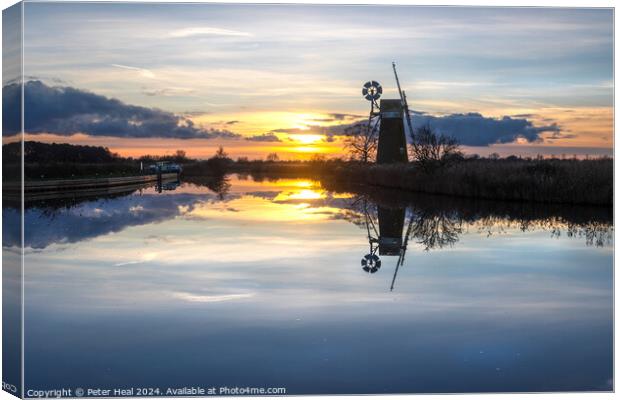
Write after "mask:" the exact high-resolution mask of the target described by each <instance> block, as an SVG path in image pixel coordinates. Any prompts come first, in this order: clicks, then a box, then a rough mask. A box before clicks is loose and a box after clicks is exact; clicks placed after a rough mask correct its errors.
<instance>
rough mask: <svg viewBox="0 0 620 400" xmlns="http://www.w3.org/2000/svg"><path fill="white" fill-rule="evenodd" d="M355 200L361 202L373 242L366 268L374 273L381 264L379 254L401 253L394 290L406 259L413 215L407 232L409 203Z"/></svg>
mask: <svg viewBox="0 0 620 400" xmlns="http://www.w3.org/2000/svg"><path fill="white" fill-rule="evenodd" d="M354 203H358V204H360V205H361V211H362V212H363V215H364V225H365V227H366V233H367V236H368V244H369V246H370V251H369V253H368V254H366V255H365V256H364V257H362V261H361V264H362V269H363V270H364V271H366V272H368V273H371V274H374V273H375V272H377V271H378V270H379V268H381V258H380V257H379V256H398V260H397V261H396V269H395V270H394V277H393V278H392V285H391V286H390V290H393V289H394V283H395V282H396V276H397V274H398V269H399V268H400V266H401V265H402V264H403V262H404V260H405V253H406V251H407V244H408V241H409V235H410V233H411V227H412V219H409V223H408V225H407V231H406V232H405V233H404V235H403V228H404V225H405V219H406V218H405V217H406V211H407V210H406V208H405V207H396V208H391V207H383V206H378V205H375V204H373V203H370V202H369V201H368V200H367V199H366V198H365V197H363V198H360V199H357V200H356V201H355V202H354ZM377 253H379V255H377Z"/></svg>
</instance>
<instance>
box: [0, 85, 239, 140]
mask: <svg viewBox="0 0 620 400" xmlns="http://www.w3.org/2000/svg"><path fill="white" fill-rule="evenodd" d="M20 90H21V87H20V85H19V84H16V83H14V84H9V85H6V86H4V88H3V90H2V101H3V106H2V108H3V113H4V114H5V115H10V116H13V117H12V118H10V117H9V118H5V119H4V121H3V123H4V127H5V129H4V135H5V136H6V135H11V134H15V133H17V132H19V126H20V121H19V119H18V118H17V117H19V115H18V113H14V112H13V113H11V112H9V113H6V111H9V110H14V109H15V108H16V107H17V108H18V109H19V100H20ZM24 110H25V111H24V120H25V130H26V132H28V133H35V134H36V133H54V134H57V135H66V136H69V135H73V134H76V133H85V134H87V135H92V136H116V137H127V138H148V137H159V138H179V139H194V138H207V139H208V138H214V137H226V138H237V137H239V135H237V134H235V133H232V132H229V131H226V130H213V129H203V128H200V127H197V126H195V125H194V124H193V122H192V121H191V120H189V119H187V118H184V117H182V116H179V115H176V114H173V113H171V112H168V111H163V110H159V109H156V108H148V107H140V106H133V105H129V104H125V103H123V102H121V101H119V100H116V99H110V98H107V97H104V96H101V95H98V94H94V93H90V92H87V91H83V90H79V89H75V88H72V87H51V86H47V85H46V84H44V83H43V82H41V81H28V82H26V83H25V85H24Z"/></svg>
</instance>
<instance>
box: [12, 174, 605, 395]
mask: <svg viewBox="0 0 620 400" xmlns="http://www.w3.org/2000/svg"><path fill="white" fill-rule="evenodd" d="M170 188H173V187H172V186H171V187H170ZM160 189H161V191H160ZM173 189H174V190H165V189H164V188H163V187H162V188H158V187H143V188H138V189H135V190H133V191H131V192H130V193H124V194H120V193H116V194H106V195H100V196H94V197H92V196H91V197H78V196H73V197H66V198H64V199H29V200H28V201H27V203H26V208H27V210H26V216H25V224H26V232H25V242H26V246H27V248H26V250H25V270H26V278H27V279H26V283H25V285H26V291H27V296H26V329H25V332H26V335H27V342H28V343H29V345H28V346H27V347H26V363H27V365H31V366H34V365H36V366H37V368H30V369H28V372H27V374H28V376H27V377H26V381H27V382H30V384H31V385H36V387H37V388H41V389H44V388H52V387H58V386H59V385H63V386H66V387H77V386H80V385H84V386H88V385H93V387H99V386H97V385H101V382H102V380H101V379H102V377H104V378H105V379H104V382H105V385H109V386H110V387H131V386H135V385H137V384H140V385H145V386H146V387H149V386H153V385H159V386H161V385H164V386H175V385H176V386H179V387H182V386H186V385H187V386H191V385H201V384H204V383H205V382H204V379H205V376H208V377H209V380H210V382H212V383H214V384H217V385H230V386H235V385H244V386H245V385H249V386H262V385H265V384H268V385H269V386H276V387H277V386H287V388H288V389H289V393H292V394H293V393H297V394H302V393H380V392H391V393H397V392H400V393H403V392H437V391H440V392H451V391H506V390H509V391H524V390H525V391H535V390H585V389H588V390H602V389H605V390H608V389H609V388H610V387H611V385H612V382H611V380H610V378H611V376H612V362H611V354H612V353H611V351H610V349H611V348H612V344H613V343H612V340H611V339H612V335H611V332H612V318H611V317H612V315H613V314H612V304H613V303H612V301H611V299H612V295H613V291H612V280H611V276H612V248H611V244H612V240H613V239H612V230H613V226H612V224H611V210H607V209H600V208H583V207H569V208H566V207H560V206H541V205H528V204H518V203H517V204H514V203H493V202H481V201H473V200H463V199H460V200H459V199H450V198H443V197H431V196H419V195H412V194H406V193H400V192H393V191H385V190H377V189H364V188H359V187H350V186H346V185H343V184H341V183H333V182H318V181H316V180H313V179H308V178H306V179H293V178H286V179H275V178H271V179H267V178H265V177H263V178H262V179H253V178H252V177H251V176H248V177H246V178H245V179H243V177H237V176H229V177H226V178H225V179H223V178H219V179H216V178H201V179H195V180H191V181H187V180H186V181H184V182H182V183H181V184H180V185H178V186H176V185H175V186H174V188H173ZM4 212H5V218H7V219H10V218H12V219H13V220H15V221H18V213H17V211H16V210H15V209H12V208H10V207H6V208H5V209H4ZM18 244H19V237H17V236H15V235H11V234H10V232H8V233H5V235H4V239H3V245H4V246H5V247H8V248H13V249H14V248H15V247H16V246H18ZM366 255H370V258H369V259H366ZM375 257H376V258H375ZM360 258H364V259H366V260H367V261H366V264H365V265H364V263H363V262H362V265H361V266H360ZM364 267H366V268H365V269H364ZM390 287H392V289H393V290H392V291H390V290H389V288H390ZM369 321H373V323H371V324H369ZM360 332H361V333H363V334H360ZM402 332H407V335H403V334H402ZM368 337H381V338H382V340H376V341H373V343H372V345H371V346H369V345H368V340H367V338H368ZM558 337H562V340H558ZM574 365H579V366H580V367H579V369H573V367H572V366H574ZM541 370H542V371H545V373H544V374H541V372H540V371H541ZM371 373H372V374H373V379H372V380H367V379H364V380H361V379H360V378H359V377H360V376H368V375H369V374H371Z"/></svg>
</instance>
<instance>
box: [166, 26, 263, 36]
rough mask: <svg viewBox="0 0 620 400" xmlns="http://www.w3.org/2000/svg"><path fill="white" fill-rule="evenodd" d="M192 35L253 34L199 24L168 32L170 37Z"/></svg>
mask: <svg viewBox="0 0 620 400" xmlns="http://www.w3.org/2000/svg"><path fill="white" fill-rule="evenodd" d="M192 36H253V35H252V34H251V33H249V32H242V31H235V30H231V29H222V28H215V27H212V26H200V27H192V28H183V29H177V30H174V31H172V32H170V33H169V34H168V37H171V38H186V37H192Z"/></svg>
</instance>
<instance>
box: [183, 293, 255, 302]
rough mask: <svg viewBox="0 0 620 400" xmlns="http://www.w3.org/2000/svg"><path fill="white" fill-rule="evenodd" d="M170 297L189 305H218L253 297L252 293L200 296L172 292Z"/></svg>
mask: <svg viewBox="0 0 620 400" xmlns="http://www.w3.org/2000/svg"><path fill="white" fill-rule="evenodd" d="M171 295H172V297H174V298H177V299H180V300H185V301H189V302H190V303H220V302H222V301H231V300H240V299H248V298H250V297H254V293H239V294H221V295H200V294H194V293H185V292H173V293H171Z"/></svg>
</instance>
